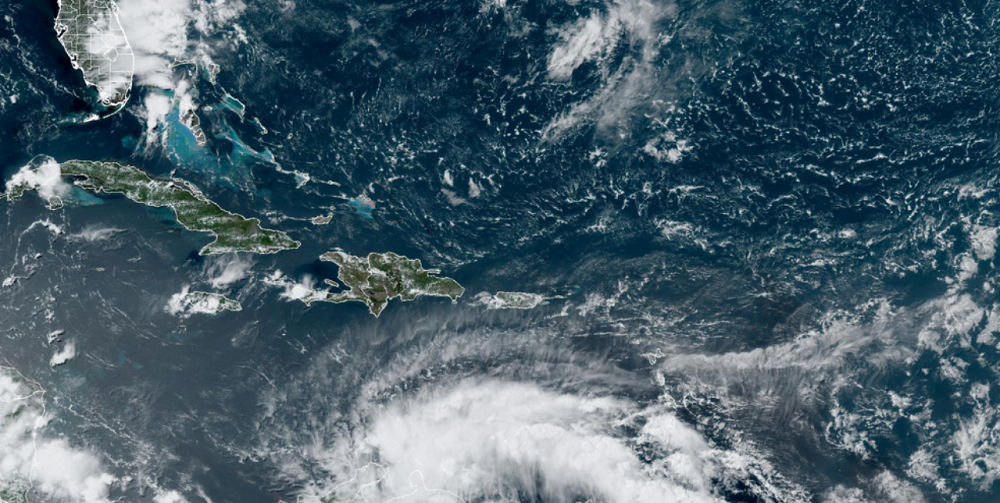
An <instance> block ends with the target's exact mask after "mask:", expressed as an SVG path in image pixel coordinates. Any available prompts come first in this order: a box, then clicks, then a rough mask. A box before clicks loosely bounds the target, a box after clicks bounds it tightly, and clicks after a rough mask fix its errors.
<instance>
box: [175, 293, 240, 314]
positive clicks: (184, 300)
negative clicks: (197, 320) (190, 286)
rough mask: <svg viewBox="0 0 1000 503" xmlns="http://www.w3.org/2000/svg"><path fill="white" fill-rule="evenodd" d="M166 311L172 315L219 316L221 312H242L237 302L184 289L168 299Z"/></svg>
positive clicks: (211, 294)
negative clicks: (198, 314)
mask: <svg viewBox="0 0 1000 503" xmlns="http://www.w3.org/2000/svg"><path fill="white" fill-rule="evenodd" d="M167 310H168V311H169V312H171V313H173V314H181V315H184V316H190V315H191V314H197V313H200V314H212V315H215V314H219V313H221V312H223V311H242V310H243V306H242V305H241V304H240V303H239V301H236V300H233V299H230V298H228V297H226V296H224V295H222V294H218V293H212V292H189V291H187V289H185V291H184V292H181V293H179V294H177V295H175V296H174V297H173V298H172V299H170V304H169V305H168V306H167Z"/></svg>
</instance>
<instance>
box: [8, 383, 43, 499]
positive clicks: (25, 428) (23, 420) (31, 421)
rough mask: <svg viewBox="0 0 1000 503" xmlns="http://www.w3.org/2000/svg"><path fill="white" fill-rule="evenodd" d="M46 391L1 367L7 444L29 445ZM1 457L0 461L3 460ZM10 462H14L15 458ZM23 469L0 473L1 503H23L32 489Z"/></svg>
mask: <svg viewBox="0 0 1000 503" xmlns="http://www.w3.org/2000/svg"><path fill="white" fill-rule="evenodd" d="M44 394H45V391H44V390H43V389H42V387H41V386H39V385H38V384H37V383H35V382H33V381H29V380H27V379H25V378H23V377H22V376H21V374H19V373H18V372H17V371H16V370H14V369H12V368H10V367H5V366H3V365H0V434H2V436H4V437H5V443H7V444H11V445H14V444H18V443H21V444H27V445H30V442H31V436H32V433H33V426H34V425H35V421H36V420H37V419H38V417H40V416H41V413H42V411H43V410H44V408H43V404H42V397H43V395H44ZM3 458H4V456H3V454H0V460H3ZM13 459H17V457H16V456H15V457H14V458H13ZM25 468H27V467H26V466H8V467H6V468H5V469H3V470H0V503H26V502H27V501H28V492H29V491H30V490H31V483H30V481H29V480H28V479H27V478H26V477H25V476H24V472H25V471H27V470H25Z"/></svg>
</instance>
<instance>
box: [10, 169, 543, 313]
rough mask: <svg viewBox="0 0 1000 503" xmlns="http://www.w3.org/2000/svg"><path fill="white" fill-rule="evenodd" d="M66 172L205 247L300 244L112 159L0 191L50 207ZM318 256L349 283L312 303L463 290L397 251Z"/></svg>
mask: <svg viewBox="0 0 1000 503" xmlns="http://www.w3.org/2000/svg"><path fill="white" fill-rule="evenodd" d="M63 177H73V178H75V180H74V184H75V185H76V186H77V187H79V188H81V189H85V190H89V191H92V192H104V193H110V194H122V195H124V196H125V197H126V198H128V199H130V200H132V201H135V202H137V203H140V204H144V205H147V206H152V207H157V208H162V207H169V208H171V209H172V210H173V211H174V213H175V214H176V215H177V221H178V222H179V223H180V224H181V225H183V226H184V227H185V228H187V229H189V230H192V231H200V232H208V233H210V234H212V235H214V236H215V240H214V241H212V242H211V243H209V244H208V245H206V246H205V247H203V248H202V249H201V251H200V253H201V254H202V255H213V254H220V253H232V252H247V253H258V254H270V253H277V252H280V251H283V250H292V249H296V248H298V247H299V246H300V245H301V243H299V242H298V241H295V240H293V239H291V238H290V237H288V235H287V234H285V233H284V232H282V231H277V230H272V229H265V228H263V227H261V226H260V220H258V219H256V218H246V217H244V216H242V215H239V214H236V213H231V212H229V211H226V210H224V209H222V208H221V207H220V206H219V205H218V204H216V203H215V202H213V201H211V200H209V199H208V198H207V197H205V195H204V194H202V192H201V191H200V190H198V188H197V187H195V186H194V185H192V184H191V183H189V182H187V181H184V180H181V179H177V178H154V177H152V176H150V175H149V174H147V173H146V172H145V171H143V170H142V169H140V168H137V167H135V166H132V165H129V164H125V163H120V162H114V161H82V160H71V161H66V162H63V163H61V164H57V163H56V162H55V161H54V160H52V159H51V158H48V160H47V161H46V162H43V163H41V164H40V165H37V166H36V167H34V168H31V167H25V168H23V169H22V171H21V172H19V173H18V174H17V175H15V177H14V178H13V179H12V180H10V182H9V183H8V187H7V191H6V194H0V199H2V198H3V197H4V196H6V198H7V199H10V200H14V199H17V198H20V197H21V196H23V195H24V193H25V192H27V191H29V190H37V191H38V192H39V194H40V195H43V196H45V197H47V198H48V206H49V208H50V209H58V208H61V207H62V205H63V201H62V199H61V198H60V196H59V195H58V194H59V193H60V191H59V190H53V188H54V187H60V186H65V182H64V181H63ZM46 194H48V195H46ZM320 260H323V261H326V262H333V263H335V264H337V266H338V267H339V271H338V274H337V278H338V279H339V280H340V281H341V282H342V283H343V284H344V286H346V287H347V290H344V291H341V292H330V291H313V292H310V294H309V295H308V296H303V297H301V300H302V301H303V302H305V303H307V304H311V303H312V302H331V303H342V302H361V303H364V304H365V305H366V306H368V310H369V312H371V314H372V315H374V316H376V317H378V316H379V315H380V314H381V313H382V311H383V310H384V309H385V306H386V305H387V304H388V302H389V301H390V300H392V299H396V298H398V299H400V300H401V301H404V302H407V301H412V300H415V299H416V298H417V297H421V296H431V297H447V298H450V299H451V300H452V302H456V301H457V300H458V298H459V297H461V296H462V295H463V294H464V293H465V288H463V287H462V286H461V285H459V284H458V282H457V281H455V280H454V279H451V278H447V277H441V276H437V274H440V272H441V271H440V270H438V269H424V267H423V265H422V264H421V263H420V260H419V259H410V258H407V257H404V256H402V255H397V254H395V253H392V252H388V253H370V254H368V255H367V256H354V255H350V254H348V253H345V252H343V251H341V250H334V251H331V252H327V253H324V254H323V255H321V256H320ZM326 282H327V284H329V285H331V286H335V287H336V286H340V285H339V284H338V283H337V282H336V281H332V280H327V281H326ZM198 293H201V294H204V293H203V292H198ZM486 296H489V294H486ZM489 297H490V298H489V299H485V298H484V299H478V298H477V300H480V302H483V303H485V304H486V305H487V307H488V308H491V309H531V308H534V307H536V306H537V305H539V304H541V303H544V300H546V299H545V298H543V297H542V296H540V295H536V294H527V293H521V292H498V293H497V294H496V295H495V296H489ZM226 300H228V299H226ZM487 300H488V302H487ZM234 304H235V303H234ZM236 306H238V304H235V305H234V306H232V307H230V306H228V305H227V306H226V309H229V310H238V308H237V307H236Z"/></svg>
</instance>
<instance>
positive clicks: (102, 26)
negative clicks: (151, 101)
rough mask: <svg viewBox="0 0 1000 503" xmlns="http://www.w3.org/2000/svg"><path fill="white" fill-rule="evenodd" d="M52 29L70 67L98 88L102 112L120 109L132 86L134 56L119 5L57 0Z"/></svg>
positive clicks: (90, 0) (106, 1)
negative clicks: (120, 18)
mask: <svg viewBox="0 0 1000 503" xmlns="http://www.w3.org/2000/svg"><path fill="white" fill-rule="evenodd" d="M55 30H56V36H57V37H58V38H59V42H60V43H61V44H62V46H63V48H64V49H65V50H66V54H67V55H68V56H69V59H70V63H71V64H72V65H73V68H76V69H78V70H80V71H81V72H82V73H83V78H84V81H85V82H86V83H87V85H89V86H91V87H93V88H94V89H95V90H96V91H97V94H98V99H99V101H100V103H101V105H103V106H104V107H105V111H104V113H103V115H110V114H113V113H117V112H118V111H119V110H121V109H122V108H123V107H124V105H125V103H126V102H127V101H128V98H129V94H130V91H131V90H132V77H133V73H134V71H135V56H134V55H133V53H132V47H131V46H130V45H129V43H128V39H127V38H126V36H125V32H124V30H122V26H121V23H119V21H118V5H117V4H116V3H115V2H114V1H113V0H60V2H59V12H58V14H57V15H56V19H55Z"/></svg>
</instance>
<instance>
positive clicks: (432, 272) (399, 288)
mask: <svg viewBox="0 0 1000 503" xmlns="http://www.w3.org/2000/svg"><path fill="white" fill-rule="evenodd" d="M320 260H324V261H327V262H333V263H335V264H337V265H338V266H340V271H339V272H338V273H337V279H339V280H340V281H341V282H342V283H344V285H346V286H347V287H348V288H349V290H347V291H345V292H338V293H328V294H327V295H326V296H325V297H323V298H320V299H316V300H319V301H322V302H335V303H340V302H352V301H353V302H363V303H364V304H365V305H367V306H368V310H369V311H371V313H372V314H373V315H375V316H376V317H378V315H379V314H381V313H382V310H383V309H385V306H386V304H388V302H389V301H390V300H391V299H394V298H399V299H400V300H402V301H412V300H414V299H416V298H417V297H420V296H422V295H427V296H432V297H448V298H450V299H451V300H452V301H455V300H457V299H458V298H459V297H461V296H462V294H463V293H465V288H462V286H461V285H459V284H458V282H457V281H455V280H453V279H451V278H442V277H439V276H436V274H439V273H440V272H441V271H440V270H438V269H424V268H423V266H422V265H421V264H420V260H419V259H409V258H407V257H404V256H401V255H396V254H395V253H392V252H389V253H370V254H369V255H368V256H367V257H356V256H354V255H348V254H347V253H344V252H342V251H332V252H328V253H324V254H323V255H321V256H320Z"/></svg>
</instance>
